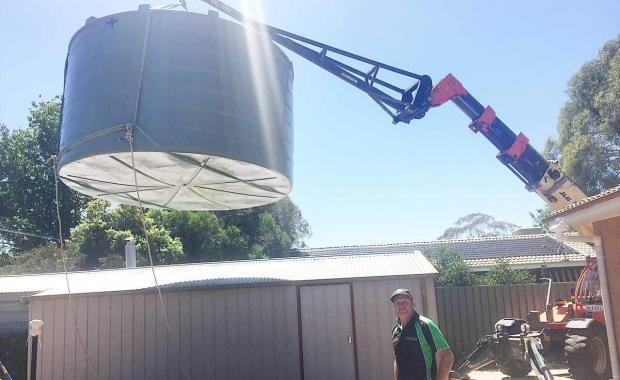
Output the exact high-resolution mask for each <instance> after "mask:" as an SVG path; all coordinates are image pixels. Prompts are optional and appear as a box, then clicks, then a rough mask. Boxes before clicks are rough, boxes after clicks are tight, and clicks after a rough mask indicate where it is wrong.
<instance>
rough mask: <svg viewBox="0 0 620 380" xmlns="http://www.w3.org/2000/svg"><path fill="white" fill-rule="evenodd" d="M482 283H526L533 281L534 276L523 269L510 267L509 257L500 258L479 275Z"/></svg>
mask: <svg viewBox="0 0 620 380" xmlns="http://www.w3.org/2000/svg"><path fill="white" fill-rule="evenodd" d="M480 280H481V281H480V282H481V283H482V284H484V285H508V284H528V283H531V282H535V278H534V276H533V275H532V274H531V273H530V272H529V271H528V270H525V269H511V268H510V259H507V258H501V259H497V260H496V261H495V264H493V266H492V267H491V270H489V272H488V273H487V274H486V275H485V276H481V277H480Z"/></svg>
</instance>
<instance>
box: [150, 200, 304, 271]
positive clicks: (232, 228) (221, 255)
mask: <svg viewBox="0 0 620 380" xmlns="http://www.w3.org/2000/svg"><path fill="white" fill-rule="evenodd" d="M148 214H149V215H150V216H151V217H152V218H153V219H155V220H159V221H161V224H162V225H164V226H165V227H166V228H167V229H168V230H169V231H170V234H171V236H173V237H178V238H179V239H180V240H181V242H182V243H183V250H184V253H185V260H186V261H188V262H199V261H216V260H237V259H258V258H267V257H279V256H282V255H284V254H285V252H286V251H287V250H288V249H290V248H291V247H293V246H303V245H304V240H303V239H304V238H305V237H307V236H308V235H309V234H310V228H309V227H308V223H307V222H306V221H305V220H304V218H303V217H302V215H301V211H299V208H298V207H297V206H296V205H295V204H294V203H293V202H292V201H291V200H290V199H289V198H285V199H282V200H280V201H279V202H276V203H274V204H270V205H266V206H260V207H255V208H250V209H242V210H232V211H219V212H210V211H177V210H149V212H148Z"/></svg>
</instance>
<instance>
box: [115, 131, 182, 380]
mask: <svg viewBox="0 0 620 380" xmlns="http://www.w3.org/2000/svg"><path fill="white" fill-rule="evenodd" d="M126 128H127V130H126V133H125V139H126V140H127V141H128V142H129V152H130V155H131V167H132V169H133V179H134V184H135V187H136V199H137V200H138V209H139V210H140V219H141V222H142V230H143V231H144V240H145V242H146V251H147V252H148V255H149V264H150V267H151V273H152V274H153V280H154V281H155V287H156V288H157V295H158V298H159V306H160V307H161V310H162V313H163V315H164V322H165V324H166V329H167V330H168V335H170V334H171V333H172V329H171V328H170V322H169V320H168V311H167V309H166V306H165V305H164V297H163V295H162V293H161V287H160V285H159V282H158V281H157V275H156V273H155V264H154V262H153V254H152V253H151V244H150V242H149V234H148V231H147V228H146V215H145V213H144V207H142V200H141V198H140V190H139V187H138V172H137V170H136V163H135V159H134V150H133V128H132V125H131V124H127V126H126ZM179 365H180V368H181V371H182V372H183V375H185V376H186V377H187V378H188V379H189V378H191V377H190V376H189V374H188V372H187V370H186V369H185V367H184V366H183V364H182V363H180V362H179Z"/></svg>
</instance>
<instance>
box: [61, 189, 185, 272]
mask: <svg viewBox="0 0 620 380" xmlns="http://www.w3.org/2000/svg"><path fill="white" fill-rule="evenodd" d="M158 222H159V220H158V219H156V218H152V217H151V216H150V214H149V213H148V212H147V213H146V217H145V224H146V230H147V232H148V239H149V243H150V247H151V254H152V255H153V262H154V263H155V264H171V263H179V262H183V261H184V260H183V259H184V255H183V244H182V243H181V240H180V239H179V238H173V237H172V236H171V234H170V231H169V230H168V229H167V228H166V227H165V226H164V225H162V224H161V223H158ZM130 236H132V237H134V239H135V240H134V243H135V245H136V256H137V261H138V263H139V264H146V263H148V262H149V260H148V250H147V244H146V239H145V236H144V232H143V228H142V219H141V215H140V209H139V208H137V207H133V206H127V205H120V206H118V207H114V208H111V207H110V203H109V202H107V201H105V200H101V199H96V200H93V201H90V202H89V203H88V206H87V207H86V211H85V214H84V217H83V218H82V222H81V223H80V224H79V225H78V226H77V227H76V228H74V229H73V231H72V232H71V240H70V241H69V242H70V243H71V244H73V245H74V246H75V247H76V249H77V251H78V252H80V253H81V254H83V255H84V261H83V263H82V268H83V269H93V268H99V267H104V268H111V267H119V266H123V265H124V261H125V256H124V255H125V249H124V247H125V244H126V240H125V239H127V238H128V237H130Z"/></svg>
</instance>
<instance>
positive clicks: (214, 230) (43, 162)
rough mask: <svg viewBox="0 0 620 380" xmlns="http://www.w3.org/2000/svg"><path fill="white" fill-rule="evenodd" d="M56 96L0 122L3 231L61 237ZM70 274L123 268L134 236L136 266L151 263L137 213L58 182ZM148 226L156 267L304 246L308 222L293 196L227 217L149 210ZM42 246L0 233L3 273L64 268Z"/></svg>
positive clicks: (49, 249) (57, 254)
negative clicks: (17, 120)
mask: <svg viewBox="0 0 620 380" xmlns="http://www.w3.org/2000/svg"><path fill="white" fill-rule="evenodd" d="M59 121H60V99H59V98H58V97H56V98H54V99H52V100H49V101H39V102H38V103H33V104H32V108H31V110H30V116H29V117H28V122H29V124H28V127H27V128H23V129H15V130H13V131H9V129H8V128H7V127H6V126H4V125H1V124H0V227H3V228H5V229H11V230H16V231H23V232H29V233H34V234H37V235H43V236H48V237H56V236H58V222H57V215H56V202H55V186H54V185H55V181H54V167H53V163H54V160H53V159H52V156H53V155H55V154H56V153H57V149H58V142H59V140H58V139H59ZM58 186H59V198H60V212H61V220H62V227H63V237H64V238H65V240H66V241H67V246H68V251H67V255H68V257H69V261H68V263H67V264H68V266H69V267H68V269H70V270H73V269H93V268H102V267H103V268H114V267H120V266H123V265H124V246H125V239H126V238H128V237H129V236H132V237H134V238H135V241H134V242H135V244H136V250H137V256H138V257H137V260H138V265H144V264H147V263H148V255H147V244H146V239H145V236H144V233H143V227H142V218H141V215H140V210H139V209H138V208H135V207H130V206H124V205H121V206H118V207H111V205H110V203H108V202H106V201H103V200H92V201H90V202H89V200H91V198H89V197H86V196H84V195H81V194H79V193H77V192H73V191H71V190H70V189H69V188H68V187H66V186H65V185H64V184H63V183H62V182H59V183H58ZM145 224H146V229H147V231H148V238H149V243H150V247H151V252H152V254H153V259H154V263H155V264H169V263H184V262H201V261H217V260H237V259H248V258H250V259H258V258H267V257H277V256H282V255H285V254H286V252H287V250H288V249H289V248H291V247H293V246H303V245H304V238H306V237H307V236H309V234H310V229H309V227H308V223H307V222H306V221H305V220H304V219H303V217H302V215H301V212H300V210H299V209H298V208H297V206H295V204H294V203H293V202H291V201H290V199H288V198H285V199H283V200H281V201H280V202H277V203H275V204H271V205H266V206H261V207H256V208H251V209H245V210H235V211H226V212H217V213H214V212H188V211H174V210H156V209H149V210H147V211H146V217H145ZM45 244H47V241H46V240H45V239H41V238H33V237H28V236H23V235H18V234H12V233H6V232H0V272H5V273H9V272H10V273H18V272H19V273H24V272H51V271H61V270H63V268H64V264H63V263H62V261H61V260H60V257H63V255H62V254H61V253H60V251H59V249H58V248H57V247H55V245H45Z"/></svg>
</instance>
